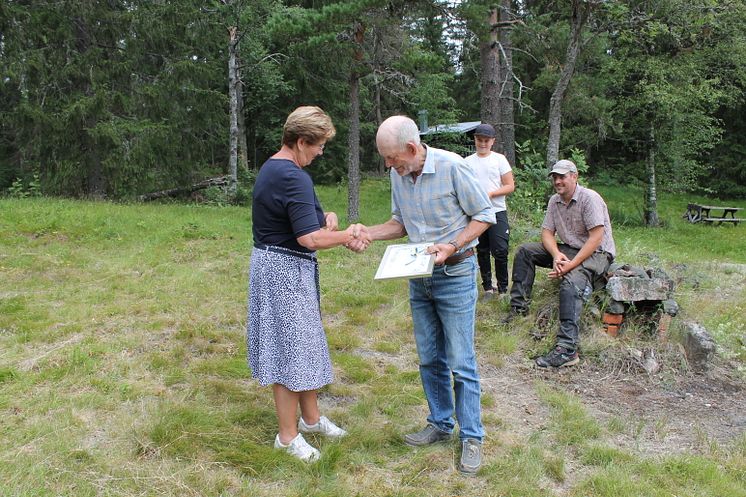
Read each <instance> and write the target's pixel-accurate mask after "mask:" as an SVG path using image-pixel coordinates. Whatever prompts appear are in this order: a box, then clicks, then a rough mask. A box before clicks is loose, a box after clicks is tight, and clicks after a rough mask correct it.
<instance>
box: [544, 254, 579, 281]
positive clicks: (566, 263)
mask: <svg viewBox="0 0 746 497" xmlns="http://www.w3.org/2000/svg"><path fill="white" fill-rule="evenodd" d="M574 268H575V266H574V265H573V263H572V261H571V260H570V259H568V257H567V256H566V255H565V254H563V253H562V252H559V253H558V254H557V256H556V257H555V258H554V261H553V262H552V270H551V271H550V272H549V277H550V278H553V279H556V278H562V277H563V276H564V275H566V274H567V273H569V272H570V271H572V270H573V269H574Z"/></svg>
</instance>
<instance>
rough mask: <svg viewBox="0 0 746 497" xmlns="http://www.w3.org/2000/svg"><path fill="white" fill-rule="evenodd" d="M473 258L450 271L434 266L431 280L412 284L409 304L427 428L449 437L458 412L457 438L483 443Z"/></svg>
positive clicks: (455, 265)
mask: <svg viewBox="0 0 746 497" xmlns="http://www.w3.org/2000/svg"><path fill="white" fill-rule="evenodd" d="M475 259H476V258H475V257H473V256H472V257H468V258H467V259H465V260H463V261H461V262H459V263H458V264H454V265H452V266H435V269H434V270H433V275H432V277H430V278H417V279H412V280H410V282H409V303H410V306H411V308H412V321H413V324H414V339H415V342H416V344H417V354H418V355H419V359H420V377H421V379H422V388H423V389H424V391H425V397H427V404H428V406H429V407H430V415H429V416H428V418H427V421H428V423H431V424H433V425H435V426H436V427H437V428H438V429H440V430H442V431H445V432H448V433H451V432H452V431H453V428H454V425H455V422H454V419H453V415H454V412H455V414H456V419H457V420H458V424H459V438H460V439H461V440H464V439H466V438H475V439H477V440H479V441H481V440H482V439H483V438H484V428H483V427H482V420H481V406H480V403H479V398H480V387H479V372H478V371H477V357H476V353H475V351H474V317H475V311H476V300H477V282H476V275H477V264H476V260H475ZM451 376H453V388H451ZM454 393H455V403H454Z"/></svg>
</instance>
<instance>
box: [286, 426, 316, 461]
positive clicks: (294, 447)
mask: <svg viewBox="0 0 746 497" xmlns="http://www.w3.org/2000/svg"><path fill="white" fill-rule="evenodd" d="M275 449H282V450H284V451H286V452H287V453H288V454H290V455H291V456H295V457H297V458H298V459H300V460H301V461H305V462H313V461H316V460H318V458H319V457H321V452H319V451H318V449H315V448H313V447H311V446H310V445H309V444H308V442H306V439H305V438H303V435H301V434H300V433H298V435H297V436H296V437H295V438H294V439H292V440H291V441H290V443H289V444H287V445H285V444H283V443H282V442H280V434H279V433H278V434H277V436H276V437H275Z"/></svg>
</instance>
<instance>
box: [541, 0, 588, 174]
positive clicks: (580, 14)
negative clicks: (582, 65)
mask: <svg viewBox="0 0 746 497" xmlns="http://www.w3.org/2000/svg"><path fill="white" fill-rule="evenodd" d="M586 19H587V13H586V11H585V9H583V7H582V6H581V5H580V0H573V2H572V27H571V31H570V43H568V45H567V52H566V53H565V65H564V66H563V67H562V72H561V73H560V77H559V80H558V81H557V84H556V85H555V87H554V93H552V98H551V100H550V101H549V140H548V142H547V166H549V167H551V166H552V165H553V164H554V163H555V162H557V160H558V159H559V144H560V134H561V132H562V101H563V99H564V98H565V91H566V90H567V87H568V85H569V84H570V79H572V75H573V73H574V72H575V63H576V62H577V59H578V54H579V53H580V33H581V32H582V30H583V25H584V24H585V20H586Z"/></svg>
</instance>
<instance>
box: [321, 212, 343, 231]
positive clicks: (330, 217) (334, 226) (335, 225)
mask: <svg viewBox="0 0 746 497" xmlns="http://www.w3.org/2000/svg"><path fill="white" fill-rule="evenodd" d="M324 221H326V226H324V229H325V230H328V231H337V230H338V229H339V219H338V218H337V214H336V213H334V212H327V213H325V214H324Z"/></svg>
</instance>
